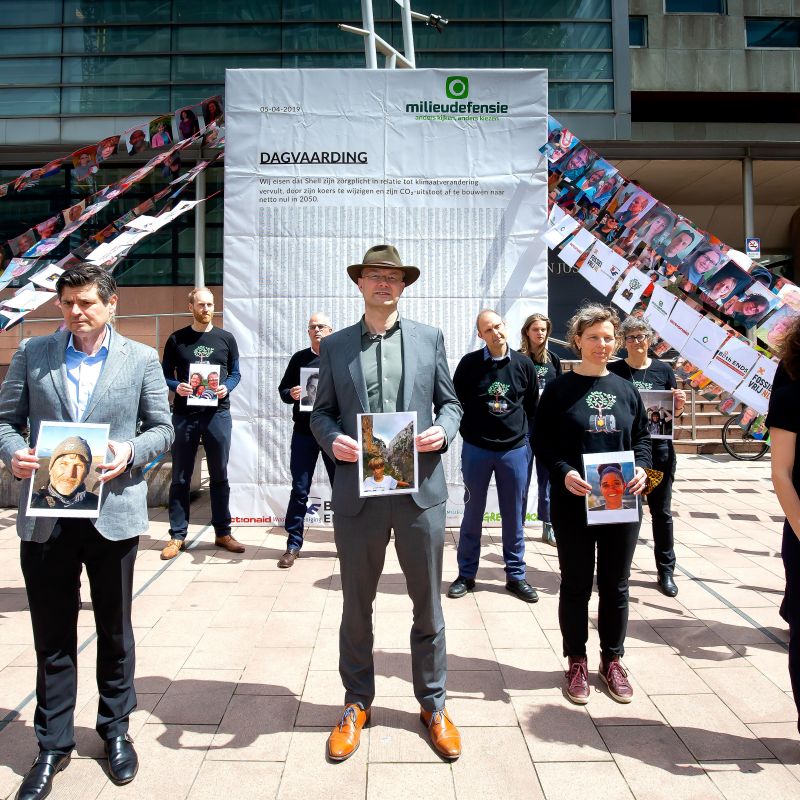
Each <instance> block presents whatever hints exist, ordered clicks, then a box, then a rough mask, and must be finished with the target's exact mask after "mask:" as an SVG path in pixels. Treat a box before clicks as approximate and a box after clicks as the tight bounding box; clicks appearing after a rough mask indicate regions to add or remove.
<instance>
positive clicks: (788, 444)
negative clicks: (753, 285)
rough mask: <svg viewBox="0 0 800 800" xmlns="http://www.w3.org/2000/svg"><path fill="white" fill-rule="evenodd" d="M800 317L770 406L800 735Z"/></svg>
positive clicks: (786, 342) (784, 606)
mask: <svg viewBox="0 0 800 800" xmlns="http://www.w3.org/2000/svg"><path fill="white" fill-rule="evenodd" d="M798 409H800V317H797V318H795V320H794V324H793V325H792V327H791V328H790V330H789V331H788V332H787V334H786V336H785V337H784V339H783V341H782V343H781V362H780V364H779V365H778V371H777V373H776V374H775V381H774V383H773V386H772V396H771V397H770V400H769V414H768V415H767V427H768V428H769V435H770V443H771V445H772V448H771V449H772V485H773V486H774V487H775V494H776V495H777V497H778V502H779V503H780V504H781V509H783V513H784V514H786V520H785V522H784V523H783V544H782V546H781V557H782V558H783V567H784V569H785V571H786V591H785V593H784V596H783V602H782V603H781V609H780V614H781V616H782V617H783V619H785V620H786V621H787V622H788V623H789V678H790V679H791V682H792V694H793V695H794V702H795V705H796V706H797V714H798V721H797V730H798V732H800V437H798V433H800V413H798Z"/></svg>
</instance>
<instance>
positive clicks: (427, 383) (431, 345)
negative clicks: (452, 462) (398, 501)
mask: <svg viewBox="0 0 800 800" xmlns="http://www.w3.org/2000/svg"><path fill="white" fill-rule="evenodd" d="M400 326H401V330H402V334H403V397H402V401H401V403H400V406H401V407H400V408H399V409H398V410H399V411H416V412H417V431H418V432H422V431H424V430H425V429H426V428H429V427H430V426H431V425H434V424H435V425H441V426H442V428H444V430H445V433H446V434H447V441H448V443H449V442H452V441H453V439H454V438H455V436H456V434H457V433H458V426H459V423H460V422H461V414H462V410H461V404H460V403H459V402H458V398H457V397H456V392H455V389H454V388H453V381H452V380H451V378H450V370H449V369H448V367H447V358H446V355H445V350H444V337H443V336H442V332H441V331H440V330H439V329H438V328H432V327H431V326H430V325H423V324H422V323H419V322H414V321H413V320H410V319H405V318H402V319H401V321H400ZM432 412H433V413H432ZM362 413H369V401H368V399H367V384H366V381H365V379H364V373H363V370H362V369H361V323H360V322H359V323H356V324H355V325H351V326H350V327H349V328H344V329H343V330H341V331H337V332H336V333H332V334H331V335H330V336H326V337H325V338H324V339H323V340H322V342H321V348H320V367H319V386H318V389H317V401H316V403H315V404H314V410H313V411H312V412H311V432H312V433H313V434H314V436H315V437H316V439H317V441H318V442H319V444H320V447H322V448H323V449H324V450H325V452H326V453H327V454H328V455H329V456H330V457H331V458H335V456H334V455H333V442H334V440H335V439H336V437H337V436H338V435H339V434H341V433H344V434H346V435H347V436H351V437H352V438H354V439H356V438H358V434H357V430H356V414H362ZM434 414H435V416H434ZM446 449H447V446H445V448H444V449H443V450H442V451H440V452H439V453H420V454H419V464H418V471H419V472H418V477H419V491H417V492H416V493H414V494H412V495H410V496H411V497H412V498H413V499H414V501H415V502H416V504H417V505H418V506H419V507H420V508H430V507H432V506H435V505H438V504H439V503H442V502H444V501H445V500H446V499H447V485H446V483H445V479H444V469H443V468H442V460H441V456H440V453H441V452H444V450H446ZM360 480H361V465H360V464H359V463H357V462H356V463H351V462H343V461H337V462H336V476H335V479H334V483H333V497H332V505H333V510H334V511H335V512H336V513H337V514H342V515H344V516H355V515H356V514H358V513H359V511H361V509H362V508H363V506H364V501H365V498H363V497H359V496H358V487H359V482H360ZM375 502H381V500H380V499H376V500H375Z"/></svg>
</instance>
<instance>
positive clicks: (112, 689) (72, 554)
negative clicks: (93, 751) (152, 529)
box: [20, 519, 139, 753]
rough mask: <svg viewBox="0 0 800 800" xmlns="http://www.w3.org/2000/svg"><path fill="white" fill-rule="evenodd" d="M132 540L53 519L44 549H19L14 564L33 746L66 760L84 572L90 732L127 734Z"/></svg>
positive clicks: (27, 545) (33, 545)
mask: <svg viewBox="0 0 800 800" xmlns="http://www.w3.org/2000/svg"><path fill="white" fill-rule="evenodd" d="M138 544H139V537H138V536H134V537H133V538H131V539H123V540H122V541H110V540H109V539H105V538H104V537H103V536H101V535H100V534H99V533H98V532H97V530H96V529H95V527H94V525H92V523H91V521H90V520H88V519H59V520H58V522H56V526H55V528H54V529H53V533H52V535H51V536H50V538H49V539H48V540H47V541H46V542H21V543H20V561H21V562H22V574H23V576H24V578H25V589H26V591H27V593H28V605H29V606H30V611H31V622H32V624H33V642H34V645H35V647H36V666H37V670H36V711H35V713H34V717H33V727H34V730H35V732H36V738H37V739H38V740H39V747H40V749H42V750H55V751H57V752H61V753H68V752H69V751H70V750H72V748H73V747H74V746H75V729H74V715H75V696H76V692H77V686H78V631H77V625H78V610H79V607H80V606H79V603H80V576H81V568H82V565H84V564H85V565H86V573H87V575H88V577H89V588H90V590H91V595H92V608H93V609H94V620H95V626H96V628H97V690H98V692H99V694H100V701H99V703H98V709H97V723H96V727H97V732H98V733H99V734H100V736H101V737H102V738H103V739H113V738H114V737H116V736H120V735H122V734H123V733H126V732H127V730H128V717H129V716H130V714H131V712H132V711H133V710H134V709H135V708H136V692H135V691H134V688H133V673H134V667H135V663H136V656H135V643H134V638H133V626H132V625H131V603H132V596H133V566H134V562H135V561H136V550H137V547H138Z"/></svg>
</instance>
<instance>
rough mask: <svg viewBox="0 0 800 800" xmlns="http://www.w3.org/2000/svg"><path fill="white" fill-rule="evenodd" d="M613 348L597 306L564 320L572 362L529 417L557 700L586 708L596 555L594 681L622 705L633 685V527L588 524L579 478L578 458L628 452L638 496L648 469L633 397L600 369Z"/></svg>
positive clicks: (614, 327) (615, 329) (612, 320)
mask: <svg viewBox="0 0 800 800" xmlns="http://www.w3.org/2000/svg"><path fill="white" fill-rule="evenodd" d="M618 341H619V317H618V316H617V314H616V312H615V311H614V310H613V309H611V308H608V307H606V306H601V305H598V304H590V305H586V306H583V307H582V308H581V309H580V310H579V311H578V313H577V314H575V316H574V317H573V318H572V319H571V320H570V322H569V331H568V333H567V342H568V343H569V345H570V347H572V349H573V350H574V351H575V352H576V353H578V354H579V355H580V362H579V363H578V364H577V365H576V366H575V367H574V368H573V370H572V371H571V372H565V373H564V374H563V375H561V376H559V377H558V378H556V379H555V380H553V381H551V382H550V383H548V384H547V386H546V387H545V390H544V393H543V394H542V396H541V399H540V400H539V407H538V410H537V412H536V421H535V431H536V435H535V437H534V450H535V452H536V458H537V459H541V460H542V461H543V462H544V465H545V467H547V469H548V470H549V471H550V479H551V496H550V501H551V513H552V515H553V525H554V526H555V529H556V530H557V531H558V537H557V538H556V546H557V548H558V564H559V568H560V570H561V587H560V589H559V595H558V622H559V626H560V628H561V636H562V641H563V646H564V655H565V656H566V657H567V659H568V664H569V666H568V669H567V672H566V673H565V677H566V679H567V687H566V693H567V697H568V698H569V699H570V700H571V701H572V702H573V703H579V704H584V703H587V702H588V701H589V674H588V666H587V663H588V662H587V659H586V641H587V639H588V638H589V599H590V598H591V596H592V584H593V581H594V573H595V549H596V550H597V593H598V595H599V597H600V603H599V606H598V610H597V631H598V633H599V635H600V657H601V661H600V679H601V680H602V681H603V682H604V683H605V684H606V686H607V687H608V691H609V694H610V695H611V696H612V697H613V698H614V699H615V700H616V701H617V702H620V703H629V702H630V701H631V699H632V698H633V688H632V687H631V685H630V682H629V681H628V676H627V673H626V672H625V670H624V669H623V667H622V664H621V663H620V658H621V657H622V655H623V654H624V652H625V634H626V632H627V627H628V579H629V577H630V572H631V561H632V560H633V551H634V549H635V547H636V542H637V540H638V538H639V528H640V527H641V516H640V517H639V520H637V521H636V522H613V523H610V524H606V525H589V524H588V519H587V500H586V497H587V495H589V494H591V492H592V484H591V483H589V482H588V481H587V480H586V478H585V474H584V468H583V456H584V454H587V453H593V454H598V453H607V452H618V451H621V450H632V451H633V453H634V460H635V462H636V468H635V472H634V477H633V479H631V480H630V481H628V482H627V484H625V486H624V491H625V493H626V494H628V495H638V494H641V492H642V490H643V489H644V487H645V484H646V482H647V474H646V473H645V470H644V467H649V466H650V436H649V434H648V433H647V416H646V414H645V410H644V405H643V403H642V398H641V396H640V395H639V392H637V391H636V389H634V387H633V386H631V384H630V383H629V382H628V381H624V380H622V379H621V378H620V377H619V376H618V375H614V374H612V373H611V372H609V370H608V360H609V359H610V358H611V357H612V356H613V355H614V352H615V350H616V349H617V345H618Z"/></svg>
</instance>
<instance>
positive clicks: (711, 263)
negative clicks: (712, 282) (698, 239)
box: [678, 244, 728, 286]
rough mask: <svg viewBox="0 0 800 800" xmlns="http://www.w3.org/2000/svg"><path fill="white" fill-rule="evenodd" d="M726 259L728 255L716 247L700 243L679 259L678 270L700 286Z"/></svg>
mask: <svg viewBox="0 0 800 800" xmlns="http://www.w3.org/2000/svg"><path fill="white" fill-rule="evenodd" d="M727 261H728V257H727V256H726V255H723V253H722V252H721V251H720V250H719V249H718V248H716V247H712V246H711V245H709V244H701V245H698V246H697V247H695V249H694V250H692V252H691V253H690V254H689V255H688V256H687V257H686V258H685V259H684V260H683V261H681V264H680V266H679V267H678V272H680V273H681V275H683V276H684V277H686V278H688V280H689V281H690V282H691V283H693V284H694V285H695V286H700V284H701V283H703V281H707V280H709V279H711V277H712V276H713V275H714V274H715V273H716V272H717V270H718V269H720V268H721V267H723V266H724V265H725V264H726V263H727Z"/></svg>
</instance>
